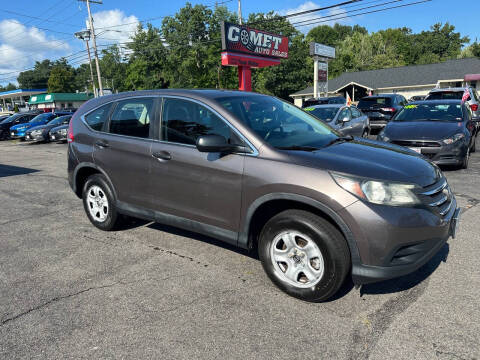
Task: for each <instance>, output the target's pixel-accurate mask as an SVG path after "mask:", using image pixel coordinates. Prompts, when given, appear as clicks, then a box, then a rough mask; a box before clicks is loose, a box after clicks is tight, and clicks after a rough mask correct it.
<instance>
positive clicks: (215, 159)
mask: <svg viewBox="0 0 480 360" xmlns="http://www.w3.org/2000/svg"><path fill="white" fill-rule="evenodd" d="M210 134H215V135H221V136H224V137H225V138H226V139H229V140H230V142H232V143H239V142H240V143H241V142H242V140H241V139H240V137H239V135H238V134H237V133H236V132H235V131H234V130H233V128H232V127H231V126H230V125H229V124H228V122H227V121H226V120H225V119H223V118H221V117H220V116H219V115H218V114H217V113H216V112H215V111H214V110H213V109H212V108H210V107H208V106H206V105H205V104H202V103H199V102H196V101H193V100H189V99H185V98H177V97H165V98H164V99H163V105H162V116H161V126H160V131H159V135H158V137H159V141H156V142H154V144H153V145H152V158H151V161H152V165H151V169H152V176H151V177H150V181H151V182H150V189H151V191H152V196H151V199H152V201H153V204H152V207H153V208H154V209H155V210H156V211H157V212H159V213H161V214H170V215H174V216H176V217H178V218H185V219H188V220H190V221H192V222H191V224H192V226H196V227H197V228H198V226H200V227H202V226H204V225H207V226H208V227H210V228H211V229H222V230H219V233H222V232H225V231H226V233H227V235H226V236H224V240H227V241H231V242H236V232H237V231H238V227H239V220H240V208H241V192H242V177H243V167H244V159H245V156H246V155H243V154H220V153H201V152H199V151H198V150H197V148H196V146H195V144H196V139H197V138H198V137H199V136H200V135H210ZM159 221H160V220H159ZM199 223H201V225H199ZM193 224H195V225H193ZM234 233H235V234H234ZM233 234H234V235H233ZM220 237H222V236H221V235H220ZM228 237H230V238H228ZM233 237H235V239H233ZM227 238H228V239H227Z"/></svg>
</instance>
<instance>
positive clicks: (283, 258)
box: [258, 210, 350, 301]
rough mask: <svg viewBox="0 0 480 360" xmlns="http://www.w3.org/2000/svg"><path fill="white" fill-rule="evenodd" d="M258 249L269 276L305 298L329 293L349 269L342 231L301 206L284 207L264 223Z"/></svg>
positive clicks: (338, 284) (317, 299) (317, 298)
mask: <svg viewBox="0 0 480 360" xmlns="http://www.w3.org/2000/svg"><path fill="white" fill-rule="evenodd" d="M258 252H259V256H260V259H261V261H262V265H263V267H264V269H265V271H266V273H267V275H268V276H269V277H270V279H271V280H272V281H273V282H274V283H275V284H276V285H277V286H278V287H279V288H280V289H282V290H283V291H285V292H286V293H288V294H289V295H292V296H294V297H297V298H299V299H302V300H305V301H323V300H327V299H328V298H330V297H332V296H333V295H334V294H335V293H336V292H337V291H338V290H339V288H340V287H341V285H342V284H343V282H344V280H345V277H346V276H347V274H348V272H349V270H350V252H349V249H348V246H347V243H346V241H345V238H344V237H343V235H342V234H341V233H340V232H339V231H338V230H337V229H336V228H335V227H334V226H333V225H332V224H331V223H330V222H328V221H327V220H325V219H323V218H321V217H319V216H317V215H314V214H312V213H310V212H307V211H303V210H287V211H283V212H281V213H280V214H278V215H276V216H274V217H273V218H272V219H270V220H269V221H268V222H267V223H266V224H265V226H264V228H263V230H262V232H261V234H260V239H259V246H258Z"/></svg>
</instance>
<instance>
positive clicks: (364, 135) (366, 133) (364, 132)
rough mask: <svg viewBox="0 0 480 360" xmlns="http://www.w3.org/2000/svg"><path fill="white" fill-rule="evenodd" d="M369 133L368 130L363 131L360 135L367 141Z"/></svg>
mask: <svg viewBox="0 0 480 360" xmlns="http://www.w3.org/2000/svg"><path fill="white" fill-rule="evenodd" d="M369 133H370V131H368V129H365V130H363V133H362V138H364V139H368V135H369Z"/></svg>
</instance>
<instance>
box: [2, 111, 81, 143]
mask: <svg viewBox="0 0 480 360" xmlns="http://www.w3.org/2000/svg"><path fill="white" fill-rule="evenodd" d="M71 114H72V113H71V112H48V113H42V114H39V115H37V116H35V117H34V118H33V119H31V120H30V121H29V122H27V123H23V124H19V125H14V126H12V127H11V128H10V138H11V139H24V138H25V135H26V133H27V130H28V129H30V128H33V127H35V126H39V125H45V124H47V123H48V122H49V121H50V120H52V119H55V118H56V117H59V116H62V115H71Z"/></svg>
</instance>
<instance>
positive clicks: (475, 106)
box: [470, 104, 478, 111]
mask: <svg viewBox="0 0 480 360" xmlns="http://www.w3.org/2000/svg"><path fill="white" fill-rule="evenodd" d="M470 109H472V111H477V110H478V104H471V105H470Z"/></svg>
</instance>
